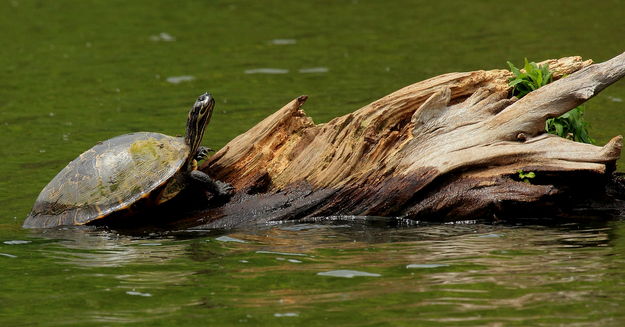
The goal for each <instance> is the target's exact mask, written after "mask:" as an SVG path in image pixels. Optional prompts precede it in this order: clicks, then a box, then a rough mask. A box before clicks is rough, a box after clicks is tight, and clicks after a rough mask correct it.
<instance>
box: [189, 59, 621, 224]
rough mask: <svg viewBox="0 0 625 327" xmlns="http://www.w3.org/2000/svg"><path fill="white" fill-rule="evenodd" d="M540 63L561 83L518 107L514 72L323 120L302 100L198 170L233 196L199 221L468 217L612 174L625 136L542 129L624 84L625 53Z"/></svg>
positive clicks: (433, 86)
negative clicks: (574, 180)
mask: <svg viewBox="0 0 625 327" xmlns="http://www.w3.org/2000/svg"><path fill="white" fill-rule="evenodd" d="M545 63H547V64H549V66H550V69H552V70H554V71H555V72H556V73H555V75H554V76H555V77H556V78H559V79H558V80H557V81H555V82H553V83H551V84H549V85H547V86H545V87H543V88H541V89H539V90H537V91H534V92H532V93H530V94H528V95H527V96H525V97H524V98H523V99H521V100H518V101H517V100H516V99H515V98H510V97H509V87H508V85H507V80H508V79H509V78H510V76H511V73H510V72H509V71H507V70H491V71H475V72H468V73H451V74H445V75H441V76H437V77H434V78H431V79H428V80H425V81H422V82H419V83H416V84H413V85H410V86H408V87H405V88H403V89H400V90H398V91H396V92H394V93H392V94H389V95H387V96H385V97H383V98H381V99H380V100H377V101H375V102H373V103H371V104H369V105H367V106H365V107H363V108H361V109H359V110H356V111H355V112H353V113H351V114H348V115H345V116H342V117H338V118H335V119H333V120H332V121H330V122H328V123H325V124H318V125H315V124H314V123H313V121H312V119H311V118H310V117H308V116H306V114H305V113H304V112H303V111H302V109H301V107H302V105H303V104H304V103H305V101H306V97H305V96H302V97H299V98H297V99H295V100H293V101H291V102H290V103H288V104H287V105H286V106H284V107H283V108H282V109H280V110H278V111H277V112H276V113H274V114H273V115H271V116H269V117H267V118H266V119H265V120H263V121H262V122H260V123H259V124H258V125H256V126H255V127H253V128H252V129H250V130H249V131H247V132H245V133H243V134H241V135H240V136H238V137H237V138H235V139H234V140H232V141H231V142H230V143H228V144H227V145H226V146H225V147H224V148H223V149H222V150H221V151H219V152H218V153H216V154H215V155H214V156H213V157H212V158H211V160H209V161H208V162H207V163H206V164H205V165H203V167H202V169H203V170H204V171H206V172H207V173H209V174H210V175H212V176H214V177H216V178H218V179H221V180H224V181H227V182H229V183H232V184H233V185H234V186H235V188H236V189H237V195H236V196H235V197H233V199H232V200H231V201H230V202H229V203H226V204H224V205H222V206H218V207H214V208H211V209H207V210H203V211H201V212H200V213H198V214H197V215H195V216H194V217H195V218H194V219H197V220H195V221H194V223H192V224H195V225H202V227H218V226H222V227H223V226H233V225H238V224H242V223H249V222H265V221H271V220H281V219H296V218H303V217H311V216H317V215H337V214H341V215H376V216H404V217H407V218H413V219H422V218H423V217H436V219H440V220H442V219H464V218H466V217H472V216H474V215H476V214H480V215H484V214H490V213H492V212H494V211H496V209H497V208H499V207H500V206H501V204H502V203H504V202H506V203H507V202H515V203H519V202H535V201H539V200H543V199H545V198H550V197H553V196H555V195H558V194H561V193H562V190H563V188H565V187H567V186H569V185H570V184H571V183H569V182H567V181H564V182H563V178H566V177H568V176H570V175H571V174H572V173H575V174H578V175H579V176H604V175H606V174H607V173H608V172H610V171H611V170H612V168H613V167H614V166H615V162H616V160H617V159H618V158H619V155H620V151H621V145H622V137H621V136H617V137H614V138H613V139H612V140H610V142H608V144H606V145H605V146H603V147H599V146H594V145H589V144H581V143H576V142H573V141H570V140H566V139H563V138H560V137H557V136H553V135H549V134H545V131H544V126H545V120H546V119H548V118H550V117H555V116H558V115H560V114H562V113H565V112H566V111H568V110H570V109H572V108H574V107H576V106H577V105H579V104H581V103H583V102H584V101H586V100H588V99H590V98H591V97H592V96H594V95H596V94H597V93H599V92H600V91H601V90H603V89H604V88H605V87H607V86H608V85H610V84H612V83H614V82H615V81H617V80H618V79H620V78H622V77H623V76H624V75H625V53H624V54H621V55H619V56H617V57H615V58H613V59H611V60H609V61H606V62H604V63H601V64H594V65H593V64H592V62H591V61H582V60H581V58H579V57H568V58H562V59H558V60H549V61H546V62H545ZM562 76H566V77H562ZM519 169H522V170H524V171H533V172H536V174H537V178H536V179H535V183H534V184H528V183H524V182H521V181H518V180H516V179H515V178H514V175H515V174H516V172H517V171H518V170H519ZM595 180H597V179H595Z"/></svg>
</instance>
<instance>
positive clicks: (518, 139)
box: [516, 133, 527, 142]
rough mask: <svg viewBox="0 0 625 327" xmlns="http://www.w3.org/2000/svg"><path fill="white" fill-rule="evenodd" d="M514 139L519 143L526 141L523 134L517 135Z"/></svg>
mask: <svg viewBox="0 0 625 327" xmlns="http://www.w3.org/2000/svg"><path fill="white" fill-rule="evenodd" d="M516 139H517V141H519V142H525V141H526V140H527V136H525V133H519V134H517V135H516Z"/></svg>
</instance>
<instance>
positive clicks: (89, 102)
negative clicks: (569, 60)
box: [0, 0, 625, 326]
mask: <svg viewBox="0 0 625 327" xmlns="http://www.w3.org/2000/svg"><path fill="white" fill-rule="evenodd" d="M624 14H625V2H623V1H617V0H611V1H595V2H582V1H579V2H573V1H549V2H547V3H543V1H525V2H505V1H481V2H477V1H473V2H465V1H438V2H429V1H362V0H358V1H314V2H312V1H310V2H295V1H291V2H287V1H187V2H180V3H178V2H175V3H174V2H167V1H90V0H81V1H21V0H7V1H3V2H1V3H0V31H2V34H1V35H2V37H1V40H2V45H1V46H0V140H1V141H2V145H1V146H0V325H1V326H66V325H92V326H93V325H97V326H119V325H136V326H141V325H146V326H155V325H162V326H175V325H180V326H206V325H250V326H257V325H285V326H291V325H298V326H307V325H311V326H315V325H323V326H341V325H342V326H365V325H366V326H379V325H406V326H418V325H425V326H439V325H458V326H485V325H488V326H507V325H512V326H515V325H518V326H529V325H538V326H541V325H542V326H554V325H563V326H569V325H576V326H620V325H623V324H625V314H623V310H622V307H623V306H624V305H625V295H624V294H625V273H623V271H625V249H624V245H625V243H624V240H625V222H624V221H623V218H624V217H622V216H620V217H619V216H618V215H614V214H612V215H604V216H602V217H596V219H595V221H594V222H592V223H591V222H576V223H569V224H566V223H564V222H557V223H551V224H549V225H535V222H534V223H530V222H524V223H521V224H500V225H497V224H496V225H489V224H478V223H474V224H462V225H425V226H424V225H414V226H404V225H400V226H395V225H393V226H380V223H375V222H367V223H363V222H353V221H349V219H347V220H342V221H338V222H334V223H314V224H306V225H276V226H257V227H254V228H251V227H250V228H248V229H244V230H228V231H214V232H211V233H209V234H206V233H193V232H190V233H178V234H176V233H173V234H167V235H154V236H153V237H149V238H132V237H128V236H123V235H117V234H115V233H114V232H107V231H103V230H83V229H56V230H50V231H25V230H22V229H21V228H20V226H21V224H22V221H23V219H24V217H25V216H26V214H27V213H28V211H29V210H30V208H31V206H32V203H33V201H34V199H35V197H36V196H37V194H38V193H39V191H40V190H41V188H42V187H43V186H44V185H45V184H46V183H47V182H48V181H49V180H50V179H51V178H52V177H53V176H54V175H55V174H56V173H57V172H58V171H59V170H60V169H61V168H63V167H64V166H65V165H66V164H67V162H69V161H70V160H72V159H73V158H74V157H76V156H77V155H78V154H79V153H81V152H82V151H84V150H86V149H87V148H89V147H91V146H92V145H94V144H95V143H97V142H98V141H101V140H104V139H107V138H110V137H113V136H116V135H120V134H124V133H128V132H134V131H155V132H162V133H166V134H170V135H176V134H181V133H183V132H184V123H185V118H186V112H187V110H188V108H189V107H190V106H191V104H192V103H193V101H194V99H195V97H197V96H198V95H199V94H201V93H203V92H205V91H209V92H211V93H212V94H213V95H214V97H215V98H216V99H217V106H216V111H215V114H214V116H213V120H212V122H211V125H210V126H209V130H208V131H207V132H206V135H205V144H206V145H209V146H211V147H213V148H219V147H221V146H223V145H224V144H226V143H227V142H228V141H229V140H230V139H232V138H233V137H235V136H236V135H238V134H239V133H241V132H243V131H245V130H247V129H248V128H250V127H251V126H253V125H254V124H255V123H256V122H258V121H259V120H261V119H262V118H263V117H265V116H267V115H269V114H270V113H272V112H274V111H275V110H276V109H278V108H280V107H281V106H282V105H283V104H285V103H287V102H288V101H290V100H291V99H293V98H295V97H297V96H299V95H301V94H307V95H309V96H310V98H309V101H308V102H307V103H306V105H305V107H304V109H305V110H306V112H307V113H308V114H310V115H311V116H312V117H313V119H314V120H315V121H316V122H324V121H328V120H329V119H331V118H333V117H336V116H338V115H342V114H346V113H348V112H351V111H353V110H355V109H357V108H359V107H360V106H362V105H365V104H367V103H369V102H370V101H372V100H375V99H377V98H380V97H382V96H384V95H385V94H387V93H389V92H392V91H393V90H396V89H398V88H400V87H403V86H405V85H408V84H410V83H413V82H416V81H419V80H423V79H425V78H428V77H431V76H434V75H438V74H442V73H446V72H452V71H468V70H476V69H491V68H505V67H506V65H505V62H506V61H507V60H511V61H513V62H515V63H517V65H518V64H520V63H521V62H522V60H523V58H524V57H528V58H529V59H530V60H536V61H538V60H543V59H547V58H556V57H562V56H569V55H581V56H583V57H584V58H592V59H594V60H595V61H603V60H606V59H609V58H610V57H612V56H615V55H617V54H619V53H621V52H623V51H625V42H624V41H623V35H625V23H624V21H623V17H624ZM263 68H271V69H273V70H271V71H270V72H273V74H267V73H262V72H263V71H261V73H253V72H255V71H256V72H258V69H263ZM265 72H266V71H265ZM276 73H279V74H276ZM172 77H174V79H171V78H172ZM175 77H182V78H179V79H178V80H176V79H175ZM180 79H182V80H180ZM185 79H186V80H185ZM172 81H173V82H178V83H172ZM624 100H625V84H624V83H623V82H619V83H617V84H615V85H613V86H611V87H609V88H608V89H606V90H605V91H604V92H603V93H602V94H601V95H600V96H598V97H597V98H595V99H593V100H592V101H591V102H590V103H589V105H588V107H587V111H586V115H587V118H588V120H589V121H590V122H591V124H592V126H591V135H592V136H593V137H594V138H595V139H596V140H598V142H599V143H605V142H606V141H607V140H609V138H610V137H612V136H615V135H618V134H625V111H624V109H623V107H624V106H625V104H624ZM621 169H622V168H621ZM382 225H384V224H382ZM337 270H353V271H358V272H363V273H368V274H369V275H367V276H355V277H353V278H346V277H345V273H344V274H342V275H341V274H340V273H339V276H335V273H332V272H333V271H337ZM328 272H329V273H328ZM319 273H322V274H321V275H319ZM324 273H328V274H330V276H327V275H324Z"/></svg>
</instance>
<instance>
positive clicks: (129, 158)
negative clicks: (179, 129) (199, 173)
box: [24, 132, 190, 228]
mask: <svg viewBox="0 0 625 327" xmlns="http://www.w3.org/2000/svg"><path fill="white" fill-rule="evenodd" d="M189 151H190V149H189V146H188V145H187V144H186V143H185V142H184V139H183V138H179V137H171V136H167V135H163V134H159V133H147V132H141V133H132V134H126V135H121V136H117V137H114V138H112V139H109V140H107V141H104V142H101V143H98V144H97V145H95V146H94V147H92V148H91V149H89V150H87V151H85V152H84V153H83V154H81V155H80V156H79V157H78V158H76V159H74V160H73V161H72V162H70V163H69V164H68V165H67V167H65V168H64V169H63V170H61V171H60V172H59V173H58V174H57V175H56V176H55V177H54V179H52V181H50V183H48V185H47V186H46V187H45V188H44V189H43V190H42V191H41V193H40V194H39V197H38V198H37V201H35V205H34V207H33V210H32V211H31V212H30V214H29V215H28V217H27V218H26V221H25V222H24V227H27V228H28V227H30V228H32V227H35V228H45V227H51V226H58V225H83V224H86V223H89V222H91V221H93V220H96V219H99V218H103V217H106V216H108V215H110V214H111V213H114V212H117V211H120V210H124V209H126V208H128V207H129V206H130V205H132V204H133V203H135V202H137V201H139V200H140V199H142V198H145V197H147V196H149V195H150V194H151V193H152V192H153V191H155V190H157V189H159V190H160V186H163V185H164V184H166V183H167V182H168V181H169V180H171V179H172V177H173V176H174V175H175V174H176V172H178V171H179V170H180V169H181V168H182V166H183V164H184V163H185V162H186V161H187V159H188V157H189Z"/></svg>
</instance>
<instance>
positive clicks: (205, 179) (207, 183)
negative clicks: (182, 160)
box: [189, 170, 234, 197]
mask: <svg viewBox="0 0 625 327" xmlns="http://www.w3.org/2000/svg"><path fill="white" fill-rule="evenodd" d="M189 176H190V177H191V178H192V179H193V180H195V181H196V182H199V183H200V184H202V185H204V187H206V188H207V189H208V190H209V191H210V192H211V193H213V194H215V196H228V197H229V196H232V195H233V194H234V187H232V185H230V184H228V183H224V182H222V181H218V180H216V179H213V178H211V177H210V176H208V175H206V173H204V172H203V171H199V170H193V171H191V172H190V173H189Z"/></svg>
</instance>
